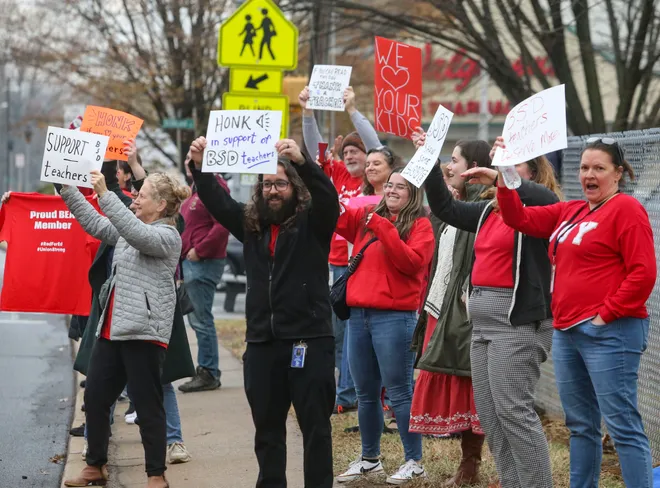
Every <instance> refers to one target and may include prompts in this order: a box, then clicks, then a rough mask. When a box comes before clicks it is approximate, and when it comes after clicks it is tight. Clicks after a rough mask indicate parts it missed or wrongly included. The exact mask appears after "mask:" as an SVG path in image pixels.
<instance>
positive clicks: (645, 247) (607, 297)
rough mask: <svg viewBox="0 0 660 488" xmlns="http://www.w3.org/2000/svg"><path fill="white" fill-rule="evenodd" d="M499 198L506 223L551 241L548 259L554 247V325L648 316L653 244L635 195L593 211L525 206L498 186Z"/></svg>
mask: <svg viewBox="0 0 660 488" xmlns="http://www.w3.org/2000/svg"><path fill="white" fill-rule="evenodd" d="M497 201H498V202H499V205H500V211H501V213H502V217H503V218H504V221H505V222H506V223H507V224H508V225H509V226H511V227H513V228H514V229H516V230H518V231H520V232H523V233H524V234H527V235H530V236H532V237H538V238H542V239H550V246H549V249H548V255H549V256H550V261H551V262H552V261H553V255H554V249H555V245H557V253H556V256H555V259H554V261H555V266H556V270H555V278H554V291H553V294H552V314H553V316H554V320H555V322H554V326H555V328H556V329H568V328H570V327H573V326H575V325H578V324H580V323H582V322H584V321H585V320H589V319H592V318H594V317H596V316H597V315H600V316H601V318H602V319H603V320H604V321H605V322H606V323H609V322H612V321H614V320H616V319H618V318H621V317H635V318H646V317H648V312H647V310H646V300H648V298H649V296H650V295H651V292H652V291H653V286H654V284H655V280H656V260H655V248H654V245H653V230H652V229H651V224H650V222H649V217H648V214H647V213H646V210H645V209H644V207H643V206H642V205H641V204H640V203H639V202H638V201H637V200H636V199H635V198H633V197H631V196H628V195H624V194H618V195H616V196H614V197H613V198H612V199H611V200H609V201H608V202H607V203H605V204H604V205H603V206H602V207H600V208H598V209H597V210H595V211H593V212H590V210H589V206H588V203H587V202H585V201H582V200H574V201H571V202H560V203H556V204H554V205H548V206H546V207H523V205H522V202H521V201H520V197H519V196H518V193H516V192H515V191H511V190H509V189H507V188H501V187H500V188H498V190H497ZM569 221H571V223H570V225H568V223H569ZM558 236H559V238H560V239H559V243H557V237H558Z"/></svg>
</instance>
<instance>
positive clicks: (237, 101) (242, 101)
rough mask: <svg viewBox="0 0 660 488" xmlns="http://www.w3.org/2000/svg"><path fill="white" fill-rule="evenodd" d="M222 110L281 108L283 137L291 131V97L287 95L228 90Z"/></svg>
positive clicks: (281, 134)
mask: <svg viewBox="0 0 660 488" xmlns="http://www.w3.org/2000/svg"><path fill="white" fill-rule="evenodd" d="M222 110H279V111H281V112H282V130H281V131H280V136H281V137H282V139H284V138H285V137H286V135H287V133H288V132H289V97H287V96H286V95H256V96H252V95H246V94H243V93H229V92H227V93H225V94H224V95H223V96H222Z"/></svg>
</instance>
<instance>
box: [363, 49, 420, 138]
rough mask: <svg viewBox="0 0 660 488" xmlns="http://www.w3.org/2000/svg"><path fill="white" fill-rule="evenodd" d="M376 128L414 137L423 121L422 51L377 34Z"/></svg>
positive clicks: (406, 136) (375, 75)
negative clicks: (416, 129)
mask: <svg viewBox="0 0 660 488" xmlns="http://www.w3.org/2000/svg"><path fill="white" fill-rule="evenodd" d="M374 77H375V90H374V92H375V93H374V97H375V104H374V105H375V111H376V117H375V119H376V130H377V131H381V132H387V133H389V134H394V135H395V136H400V137H405V138H407V139H412V134H413V132H414V131H415V128H416V127H419V126H420V125H421V121H422V50H421V49H419V48H417V47H413V46H408V45H407V44H403V43H401V42H396V41H392V40H390V39H385V38H382V37H376V62H375V71H374Z"/></svg>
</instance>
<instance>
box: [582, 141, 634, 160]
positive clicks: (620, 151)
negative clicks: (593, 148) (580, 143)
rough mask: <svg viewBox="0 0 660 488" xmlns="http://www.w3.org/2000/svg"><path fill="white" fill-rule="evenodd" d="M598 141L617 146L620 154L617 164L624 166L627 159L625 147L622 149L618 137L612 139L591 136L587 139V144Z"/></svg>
mask: <svg viewBox="0 0 660 488" xmlns="http://www.w3.org/2000/svg"><path fill="white" fill-rule="evenodd" d="M598 142H600V143H602V144H605V145H607V146H616V150H617V154H618V155H619V161H618V162H617V163H615V164H616V165H617V166H623V162H624V161H625V157H624V155H623V149H621V145H620V144H619V142H618V141H617V140H616V139H612V138H611V137H590V138H589V139H587V144H596V143H598Z"/></svg>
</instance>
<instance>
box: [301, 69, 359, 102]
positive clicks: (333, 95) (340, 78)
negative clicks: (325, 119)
mask: <svg viewBox="0 0 660 488" xmlns="http://www.w3.org/2000/svg"><path fill="white" fill-rule="evenodd" d="M352 70H353V68H351V67H350V66H332V65H325V64H317V65H315V66H314V69H313V70H312V77H311V78H310V80H309V101H308V102H307V108H308V109H309V110H333V111H336V112H341V111H343V110H344V91H345V90H346V88H348V86H349V85H350V83H351V71H352Z"/></svg>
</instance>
